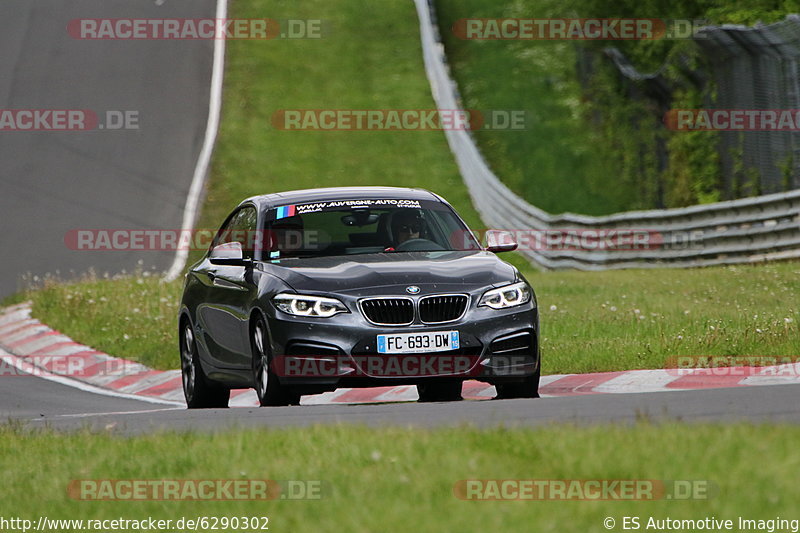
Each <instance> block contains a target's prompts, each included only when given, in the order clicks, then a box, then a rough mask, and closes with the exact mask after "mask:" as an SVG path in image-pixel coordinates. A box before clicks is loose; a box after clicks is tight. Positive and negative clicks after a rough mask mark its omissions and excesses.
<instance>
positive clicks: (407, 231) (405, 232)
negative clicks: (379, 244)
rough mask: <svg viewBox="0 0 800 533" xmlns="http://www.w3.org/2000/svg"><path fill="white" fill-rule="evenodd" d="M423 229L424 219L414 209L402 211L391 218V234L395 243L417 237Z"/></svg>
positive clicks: (398, 243) (401, 242)
mask: <svg viewBox="0 0 800 533" xmlns="http://www.w3.org/2000/svg"><path fill="white" fill-rule="evenodd" d="M424 230H425V220H424V219H423V218H422V216H420V214H419V213H418V212H416V211H402V212H400V213H398V214H397V215H395V216H394V218H393V219H392V235H394V238H395V240H396V241H397V245H400V244H403V243H404V242H406V241H410V240H411V239H419V238H420V234H422V233H423V232H424Z"/></svg>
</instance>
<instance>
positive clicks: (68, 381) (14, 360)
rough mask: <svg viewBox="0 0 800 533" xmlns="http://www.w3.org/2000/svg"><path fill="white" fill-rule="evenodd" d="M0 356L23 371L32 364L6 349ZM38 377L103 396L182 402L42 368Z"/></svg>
mask: <svg viewBox="0 0 800 533" xmlns="http://www.w3.org/2000/svg"><path fill="white" fill-rule="evenodd" d="M0 357H2V359H3V362H4V363H5V364H9V365H11V366H13V367H14V368H16V369H17V370H21V371H23V372H29V371H30V365H27V366H26V365H25V362H24V359H21V358H19V357H17V356H16V355H13V354H10V353H8V352H6V351H5V350H2V349H0ZM35 377H37V378H42V379H46V380H49V381H53V382H55V383H60V384H61V385H66V386H68V387H73V388H76V389H80V390H82V391H84V392H91V393H93V394H101V395H103V396H113V397H115V398H124V399H126V400H139V401H141V402H148V403H157V404H162V405H174V406H180V405H181V402H171V401H167V400H162V399H160V398H153V397H148V396H136V395H133V394H124V393H120V392H116V391H112V390H109V389H103V388H100V387H95V386H94V385H89V384H88V383H84V382H82V381H78V380H76V379H72V378H68V377H64V376H57V375H55V374H52V373H50V372H47V371H46V370H42V371H39V372H37V373H36V376H35Z"/></svg>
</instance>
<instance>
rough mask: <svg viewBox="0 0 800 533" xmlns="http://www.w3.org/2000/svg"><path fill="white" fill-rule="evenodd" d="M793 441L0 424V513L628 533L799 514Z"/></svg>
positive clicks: (772, 435)
mask: <svg viewBox="0 0 800 533" xmlns="http://www.w3.org/2000/svg"><path fill="white" fill-rule="evenodd" d="M798 439H800V428H797V427H788V426H751V425H731V426H713V425H702V426H695V425H692V426H687V425H678V424H667V425H657V426H654V425H648V424H640V425H637V426H636V427H621V426H599V427H593V428H574V427H568V426H552V427H548V428H544V429H538V430H535V431H534V430H527V429H502V428H499V429H493V430H477V429H474V428H469V427H461V428H453V429H441V430H432V431H427V430H414V429H402V428H382V429H367V428H364V427H358V426H327V427H312V428H307V429H286V430H276V431H230V432H225V433H217V434H210V435H202V436H199V435H197V434H193V433H186V434H174V433H168V434H159V435H150V436H141V437H129V438H121V437H117V436H112V435H109V434H90V433H80V432H79V433H74V434H60V433H49V432H27V431H25V430H22V429H19V428H17V429H12V428H9V427H4V428H0V452H2V453H0V468H1V469H2V471H3V472H5V478H4V479H5V483H4V485H5V486H6V487H13V490H8V491H4V493H3V499H2V504H1V505H0V508H2V511H3V512H2V515H3V516H4V517H6V518H7V517H9V516H19V517H23V518H28V519H32V520H34V521H35V520H36V519H37V517H38V516H40V515H47V517H48V518H51V519H52V518H63V519H68V518H93V519H107V518H126V519H142V518H147V517H148V516H152V517H157V518H164V519H177V518H179V517H181V516H185V517H190V518H195V517H197V516H208V517H213V516H217V517H222V516H228V517H233V516H239V517H241V516H268V517H269V530H270V531H318V532H325V531H331V532H337V533H338V532H341V531H348V532H368V531H385V532H392V531H437V532H441V531H476V530H487V529H488V530H496V531H531V529H532V528H535V529H536V530H537V531H558V532H562V531H576V532H577V531H605V529H604V527H603V520H604V519H605V518H606V517H612V518H614V519H615V520H616V522H617V527H616V528H615V530H617V531H619V530H622V519H623V517H624V516H639V517H640V520H642V523H643V524H642V525H644V524H645V523H646V521H647V519H648V518H649V517H654V518H657V519H664V518H667V517H669V518H672V519H703V518H705V517H710V516H714V517H716V518H718V519H733V520H736V519H737V517H739V516H742V517H744V518H748V519H759V518H761V519H774V518H776V517H778V516H780V517H784V518H789V519H792V518H797V516H796V505H795V502H796V501H797V497H798V495H800V493H799V492H798V488H797V483H796V472H797V470H798V468H800V456H798V454H797V453H796V451H795V443H796V442H797V441H798ZM454 443H457V445H456V447H455V448H454ZM278 450H280V452H279V453H278V452H277V451H278ZM754 458H756V460H754ZM75 479H78V480H80V479H92V480H107V479H117V480H119V479H191V480H202V479H215V480H216V479H223V480H225V479H274V480H313V481H321V482H322V484H321V487H322V490H321V496H322V497H321V499H318V500H304V501H286V500H276V501H266V502H263V501H262V502H252V501H251V502H248V501H203V502H196V501H195V502H193V501H116V502H111V501H76V500H73V499H70V497H69V496H68V495H67V486H68V484H69V482H70V481H71V480H75ZM467 479H550V480H573V479H577V480H602V479H625V480H631V479H642V480H701V481H707V482H709V485H710V486H711V487H712V490H711V491H710V496H711V497H710V498H708V499H690V500H674V499H673V500H667V499H662V500H657V501H463V500H461V499H458V498H457V497H455V496H454V491H453V487H454V485H455V483H456V482H458V481H459V480H467ZM745 480H746V482H745ZM31 495H36V497H35V498H32V497H31ZM228 530H229V531H233V529H228ZM690 530H691V529H690ZM734 530H738V529H737V528H734ZM59 531H69V529H68V528H64V529H60V530H59Z"/></svg>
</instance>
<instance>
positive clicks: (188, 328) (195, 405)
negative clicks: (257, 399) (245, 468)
mask: <svg viewBox="0 0 800 533" xmlns="http://www.w3.org/2000/svg"><path fill="white" fill-rule="evenodd" d="M180 337H181V341H180V348H181V381H182V382H183V396H184V398H186V406H187V407H188V408H189V409H202V408H213V407H228V401H229V400H230V397H231V391H230V389H226V388H224V387H219V386H216V385H214V384H213V383H210V382H209V380H208V378H207V377H206V375H205V372H203V367H202V366H200V356H199V355H198V353H197V342H196V341H195V338H194V331H193V330H192V325H191V324H190V323H189V321H188V320H186V321H185V323H184V324H183V328H182V331H181V336H180Z"/></svg>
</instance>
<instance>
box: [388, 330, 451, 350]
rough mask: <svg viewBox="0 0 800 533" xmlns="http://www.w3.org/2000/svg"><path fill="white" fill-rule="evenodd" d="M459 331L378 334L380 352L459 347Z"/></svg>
mask: <svg viewBox="0 0 800 533" xmlns="http://www.w3.org/2000/svg"><path fill="white" fill-rule="evenodd" d="M458 346H459V345H458V332H457V331H432V332H426V333H395V334H392V335H378V353H430V352H446V351H448V350H457V349H458Z"/></svg>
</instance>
